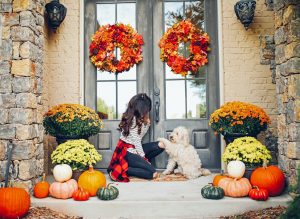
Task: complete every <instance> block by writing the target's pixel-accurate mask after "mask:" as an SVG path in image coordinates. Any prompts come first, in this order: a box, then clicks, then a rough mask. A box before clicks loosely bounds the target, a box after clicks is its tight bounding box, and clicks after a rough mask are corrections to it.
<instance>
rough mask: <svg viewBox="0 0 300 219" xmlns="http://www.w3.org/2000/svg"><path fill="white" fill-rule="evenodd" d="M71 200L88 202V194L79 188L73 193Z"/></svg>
mask: <svg viewBox="0 0 300 219" xmlns="http://www.w3.org/2000/svg"><path fill="white" fill-rule="evenodd" d="M72 198H73V199H74V200H75V201H86V200H89V198H90V194H89V192H87V191H84V190H83V188H81V187H79V189H78V190H77V191H75V192H74V193H73V195H72Z"/></svg>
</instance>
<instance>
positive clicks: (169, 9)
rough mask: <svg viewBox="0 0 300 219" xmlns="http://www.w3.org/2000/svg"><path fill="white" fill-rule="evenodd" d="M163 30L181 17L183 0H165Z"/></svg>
mask: <svg viewBox="0 0 300 219" xmlns="http://www.w3.org/2000/svg"><path fill="white" fill-rule="evenodd" d="M164 6H165V30H167V29H168V28H169V27H172V25H173V24H175V23H177V22H178V21H181V20H182V19H183V2H165V4H164Z"/></svg>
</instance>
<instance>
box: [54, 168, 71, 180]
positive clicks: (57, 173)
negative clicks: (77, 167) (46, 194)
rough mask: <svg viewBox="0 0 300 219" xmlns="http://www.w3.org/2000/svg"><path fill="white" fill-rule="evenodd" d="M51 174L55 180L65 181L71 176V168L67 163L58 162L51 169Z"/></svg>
mask: <svg viewBox="0 0 300 219" xmlns="http://www.w3.org/2000/svg"><path fill="white" fill-rule="evenodd" d="M53 176H54V179H55V181H57V182H66V181H68V180H69V179H71V177H72V168H71V167H70V166H69V165H68V164H58V165H56V166H55V167H54V169H53Z"/></svg>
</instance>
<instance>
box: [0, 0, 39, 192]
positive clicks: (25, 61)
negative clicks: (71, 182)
mask: <svg viewBox="0 0 300 219" xmlns="http://www.w3.org/2000/svg"><path fill="white" fill-rule="evenodd" d="M44 6H45V2H44V0H1V3H0V20H1V21H2V22H1V23H2V26H1V27H0V29H1V30H0V37H1V40H0V48H1V49H0V182H3V180H4V170H5V166H6V164H7V148H8V145H9V144H13V155H12V163H11V168H10V178H11V179H12V180H13V184H14V185H15V186H19V187H24V188H29V189H30V188H32V186H33V185H34V183H35V181H36V179H37V178H38V177H39V176H40V175H41V174H42V172H43V169H44V148H43V126H42V114H43V110H42V106H43V103H42V78H41V77H42V70H43V67H42V64H43V47H44V33H43V28H44V15H43V14H44Z"/></svg>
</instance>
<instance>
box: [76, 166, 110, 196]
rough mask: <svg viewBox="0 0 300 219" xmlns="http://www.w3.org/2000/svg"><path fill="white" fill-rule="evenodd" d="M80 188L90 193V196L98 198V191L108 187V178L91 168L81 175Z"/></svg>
mask: <svg viewBox="0 0 300 219" xmlns="http://www.w3.org/2000/svg"><path fill="white" fill-rule="evenodd" d="M78 186H80V187H81V188H83V189H84V190H85V191H88V192H89V193H90V196H96V193H97V190H98V189H99V188H102V187H105V186H106V178H105V176H104V174H103V173H101V172H100V171H97V170H94V168H93V167H92V166H90V167H89V170H87V171H84V172H83V173H82V174H81V175H80V177H79V179H78Z"/></svg>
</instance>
